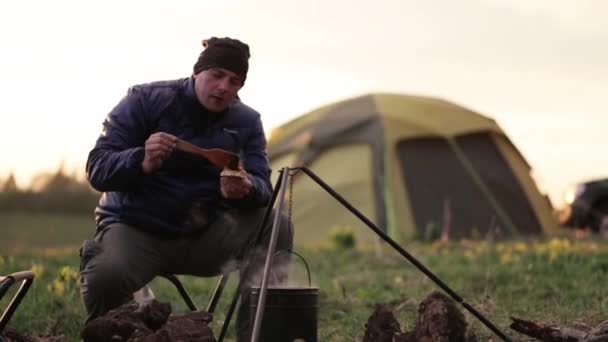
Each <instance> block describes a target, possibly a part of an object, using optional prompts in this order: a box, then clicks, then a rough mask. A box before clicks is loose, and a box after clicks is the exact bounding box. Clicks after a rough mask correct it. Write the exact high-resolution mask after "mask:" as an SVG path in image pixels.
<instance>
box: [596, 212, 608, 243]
mask: <svg viewBox="0 0 608 342" xmlns="http://www.w3.org/2000/svg"><path fill="white" fill-rule="evenodd" d="M598 232H599V233H600V235H601V236H602V237H604V238H608V215H607V216H604V218H603V219H602V221H601V222H600V226H599V230H598Z"/></svg>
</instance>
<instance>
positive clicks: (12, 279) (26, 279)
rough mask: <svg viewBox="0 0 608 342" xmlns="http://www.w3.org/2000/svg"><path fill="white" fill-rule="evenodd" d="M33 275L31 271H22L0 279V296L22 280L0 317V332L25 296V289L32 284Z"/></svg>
mask: <svg viewBox="0 0 608 342" xmlns="http://www.w3.org/2000/svg"><path fill="white" fill-rule="evenodd" d="M34 277H35V275H34V273H33V272H31V271H23V272H16V273H13V274H10V275H8V276H6V277H3V278H2V280H0V298H1V297H2V296H3V295H4V294H5V293H6V291H7V290H8V289H9V287H11V286H12V285H13V284H14V283H16V282H19V281H23V282H22V284H21V287H19V290H17V293H16V294H15V296H14V297H13V300H11V302H10V303H9V304H8V307H7V308H6V310H5V311H4V313H3V314H2V317H0V334H1V333H2V331H4V328H5V327H6V324H7V323H8V321H9V320H10V319H11V317H12V316H13V314H14V313H15V310H17V307H18V306H19V304H21V300H23V297H25V295H26V293H27V291H28V290H29V288H30V286H31V285H32V282H34Z"/></svg>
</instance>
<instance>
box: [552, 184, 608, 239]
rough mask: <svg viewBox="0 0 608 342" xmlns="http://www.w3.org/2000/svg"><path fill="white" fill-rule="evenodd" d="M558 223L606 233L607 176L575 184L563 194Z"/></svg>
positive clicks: (607, 227) (607, 217) (607, 211)
mask: <svg viewBox="0 0 608 342" xmlns="http://www.w3.org/2000/svg"><path fill="white" fill-rule="evenodd" d="M565 201H566V206H565V207H564V208H563V209H562V210H561V212H560V215H559V221H560V224H562V225H563V226H567V227H573V228H579V229H582V228H590V229H591V230H592V231H594V232H598V233H602V234H608V178H604V179H595V180H590V181H587V182H582V183H579V184H576V185H575V186H573V187H572V188H571V189H569V190H568V191H566V194H565Z"/></svg>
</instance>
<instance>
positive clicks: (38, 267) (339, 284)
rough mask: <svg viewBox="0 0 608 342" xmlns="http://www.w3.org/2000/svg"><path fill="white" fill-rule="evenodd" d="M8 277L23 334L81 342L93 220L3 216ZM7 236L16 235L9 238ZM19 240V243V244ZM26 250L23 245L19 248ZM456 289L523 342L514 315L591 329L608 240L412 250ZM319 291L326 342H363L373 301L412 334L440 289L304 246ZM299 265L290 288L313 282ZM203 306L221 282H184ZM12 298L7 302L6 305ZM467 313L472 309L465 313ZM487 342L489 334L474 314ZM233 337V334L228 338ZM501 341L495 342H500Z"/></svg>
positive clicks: (377, 262) (353, 255)
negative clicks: (20, 282)
mask: <svg viewBox="0 0 608 342" xmlns="http://www.w3.org/2000/svg"><path fill="white" fill-rule="evenodd" d="M0 226H1V227H2V233H3V236H2V240H1V243H0V246H1V248H2V249H1V250H0V251H1V253H0V274H2V273H4V274H6V273H9V272H13V271H18V270H25V269H33V270H34V271H35V273H36V274H37V277H36V280H35V282H34V285H33V287H32V289H31V290H30V292H29V293H28V295H27V296H26V298H25V300H24V301H23V304H22V305H21V306H20V307H19V309H18V310H17V312H16V314H15V316H14V317H13V319H12V320H11V323H10V324H9V326H10V327H12V328H15V329H17V330H18V331H20V332H22V333H36V334H44V333H49V332H51V330H53V329H54V330H55V332H61V333H63V334H65V335H66V337H67V338H66V340H68V341H77V340H78V338H79V337H78V333H79V331H80V329H81V323H82V320H83V318H84V311H83V308H82V305H81V303H80V300H79V296H78V285H77V284H78V281H77V270H78V258H77V256H76V249H75V248H76V246H77V245H78V243H79V241H80V240H82V239H83V238H86V237H87V236H88V234H89V233H90V232H91V231H92V230H91V229H92V222H90V219H89V218H77V217H76V218H75V217H52V216H46V217H43V216H37V217H30V216H28V215H21V216H19V215H12V216H0ZM7 237H8V238H7ZM17 241H19V243H16V242H17ZM16 247H18V248H16ZM404 247H405V248H406V249H407V250H408V251H409V252H410V253H411V254H413V255H414V256H415V257H417V258H418V259H419V260H420V261H421V262H422V263H423V264H425V265H426V266H427V267H428V268H430V269H431V270H432V271H433V272H434V273H435V274H437V275H438V276H439V277H440V278H441V279H442V280H443V281H444V282H445V283H447V284H448V285H449V286H450V287H451V288H452V289H453V290H454V291H455V292H457V293H458V294H459V295H461V296H462V297H464V298H465V299H466V300H467V301H468V302H469V303H471V304H472V305H473V306H474V307H476V308H477V309H478V310H479V311H481V312H482V313H483V314H484V315H485V316H486V317H487V318H489V319H490V320H491V321H492V322H494V323H495V324H497V325H498V326H499V327H500V328H501V329H502V330H503V331H504V332H506V333H507V334H508V335H510V336H512V337H513V338H516V339H521V338H523V337H524V336H523V335H520V334H518V333H517V332H514V331H511V330H509V328H508V325H509V323H510V316H515V317H520V318H524V319H529V320H541V321H545V322H551V323H555V324H562V325H567V326H576V327H578V328H580V327H581V326H582V325H587V326H593V325H595V324H596V323H598V322H599V321H603V320H605V319H606V317H607V316H608V297H607V292H608V290H606V288H605V284H606V280H607V279H608V277H607V273H608V243H607V242H603V241H597V242H594V241H592V240H591V239H590V238H589V237H587V238H575V237H573V236H569V235H566V236H563V237H550V238H547V239H542V240H533V241H510V242H504V243H497V242H492V241H479V242H470V241H461V242H450V243H439V242H438V243H433V244H430V243H419V242H416V243H411V244H408V245H406V246H404ZM296 251H297V252H299V253H300V254H302V255H303V256H304V257H305V258H306V260H307V262H308V264H309V266H310V269H311V272H312V280H313V283H314V284H313V285H314V286H318V287H319V289H320V290H319V299H320V311H319V314H320V319H319V337H320V340H321V341H355V340H356V339H357V338H360V337H361V336H362V335H363V333H364V329H365V323H366V321H367V319H368V318H369V316H370V315H371V313H372V311H373V310H374V307H375V305H377V304H386V305H388V306H389V307H391V308H392V309H393V310H394V313H395V315H396V316H397V318H398V320H399V321H400V322H401V325H402V328H403V329H411V328H412V327H413V323H414V317H415V313H416V310H417V307H418V304H419V303H420V301H421V300H422V299H424V298H425V297H426V296H427V295H428V294H429V293H430V292H431V291H433V290H437V289H438V287H437V286H436V285H435V284H434V283H433V282H432V281H430V280H429V279H428V278H426V277H425V276H424V275H423V274H422V273H420V271H418V270H417V269H416V268H415V267H413V266H412V265H410V264H409V263H408V262H407V261H405V259H403V258H402V257H401V256H400V255H398V254H397V253H396V252H393V251H392V250H391V249H390V247H388V246H387V247H386V248H384V251H383V253H382V255H381V256H379V257H378V256H376V255H374V254H371V253H364V252H357V251H355V250H349V249H338V248H319V249H316V250H312V249H297V250H296ZM304 270H305V268H304V267H303V266H301V264H300V263H299V262H298V261H297V259H294V264H293V267H292V275H291V279H292V283H293V284H297V285H303V284H305V283H306V274H305V271H304ZM182 280H183V281H184V284H185V286H186V288H187V289H188V290H189V291H190V293H191V294H192V296H193V298H194V300H195V302H196V303H198V304H199V306H201V307H205V305H206V303H207V301H208V299H209V297H210V295H211V291H212V289H213V287H214V286H215V282H216V280H217V279H203V278H194V277H183V278H182ZM236 281H237V279H236V276H234V277H233V278H232V279H231V281H230V282H229V284H228V288H227V290H226V291H225V292H224V295H223V296H222V298H221V301H220V305H219V307H218V308H217V310H216V314H215V319H214V322H213V325H212V327H213V330H214V331H215V332H216V335H217V333H218V332H219V327H220V326H221V324H222V323H223V319H224V316H225V312H226V310H227V309H226V307H227V304H228V302H229V301H230V299H231V296H232V293H233V289H234V286H235V285H236ZM152 287H153V289H154V291H155V293H156V297H157V298H158V299H159V300H161V301H169V302H170V303H171V304H172V305H173V309H174V310H173V311H174V312H178V313H179V312H185V311H186V308H185V305H184V304H183V302H182V300H181V298H179V295H178V294H177V292H176V291H175V290H174V288H173V287H172V285H170V284H169V283H168V282H167V281H166V280H164V279H158V280H156V281H155V282H154V284H153V285H152ZM12 293H14V291H9V293H8V294H7V295H6V296H5V298H3V299H2V300H1V301H0V305H1V306H2V307H5V306H6V305H7V302H8V300H9V299H10V298H9V297H10V296H11V294H12ZM463 311H464V312H465V313H466V311H465V310H464V309H463ZM466 317H467V320H468V322H469V323H470V325H471V326H472V327H473V329H474V330H475V331H476V332H477V334H478V336H480V337H481V338H482V340H488V338H489V337H490V336H491V333H490V332H489V331H488V330H487V329H486V328H485V327H484V326H483V325H482V324H481V323H480V322H478V321H477V320H476V319H475V318H474V317H472V316H471V315H469V314H468V313H466ZM229 337H230V336H229ZM494 340H497V339H496V338H494Z"/></svg>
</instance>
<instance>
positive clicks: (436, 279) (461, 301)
mask: <svg viewBox="0 0 608 342" xmlns="http://www.w3.org/2000/svg"><path fill="white" fill-rule="evenodd" d="M289 170H293V171H298V170H300V171H302V172H304V173H306V174H307V175H308V176H309V177H310V178H312V180H314V181H315V182H316V183H317V184H319V186H321V187H322V188H323V190H325V191H327V192H328V193H329V194H330V195H331V196H332V197H333V198H335V199H336V200H337V201H338V202H340V204H342V205H343V206H344V207H346V209H348V210H349V211H350V212H352V213H353V214H354V215H355V216H357V218H359V219H360V220H361V221H362V222H363V223H365V224H366V225H367V226H368V227H369V228H371V230H373V231H374V232H375V233H376V234H378V236H380V237H381V238H382V239H383V240H384V241H385V242H386V243H388V244H389V245H390V246H391V247H393V248H394V249H395V250H396V251H397V252H399V254H401V255H402V256H403V257H405V258H406V259H407V260H408V261H409V262H410V263H412V264H413V265H414V266H416V268H418V269H419V270H420V271H421V272H422V273H424V274H425V275H426V276H427V277H428V278H429V279H431V280H432V281H433V282H434V283H435V284H437V285H438V286H439V287H440V288H441V289H443V290H444V291H445V292H446V293H448V294H449V295H450V296H451V297H452V298H453V299H454V300H455V301H456V302H458V303H459V304H460V305H462V306H463V307H464V308H465V309H467V310H468V311H469V312H470V313H471V314H473V316H475V317H476V318H477V319H479V320H480V321H481V322H482V323H483V324H484V325H485V326H486V327H488V328H489V329H490V330H492V332H494V333H495V334H496V336H498V337H500V338H501V339H502V340H503V341H505V342H511V339H510V338H509V337H508V336H507V335H505V334H504V333H503V332H502V331H500V329H498V328H497V327H496V326H495V325H494V324H493V323H492V322H490V321H489V320H488V319H487V318H485V317H484V316H483V315H482V314H481V313H480V312H479V311H477V310H476V309H475V308H474V307H473V306H471V305H470V304H469V303H467V302H466V301H465V300H464V299H463V298H462V297H460V296H459V295H458V294H457V293H456V292H454V291H453V290H452V289H451V288H450V287H448V286H447V285H446V284H445V283H444V282H443V281H442V280H441V279H439V277H437V276H436V275H435V274H434V273H433V272H431V271H430V270H429V269H428V268H426V266H424V265H423V264H422V263H420V261H418V260H417V259H416V258H414V257H413V256H412V255H411V254H410V253H408V252H407V251H406V250H405V249H404V248H403V247H401V246H400V245H399V244H398V243H397V242H395V240H393V239H391V238H390V237H389V236H388V235H387V234H386V233H385V232H384V231H382V230H381V229H380V228H378V227H377V226H376V225H375V224H374V223H373V222H372V221H370V219H368V218H367V217H366V216H365V215H363V214H362V213H361V212H360V211H359V210H357V209H356V208H355V207H353V206H352V205H351V204H350V203H348V202H347V201H346V200H345V199H344V198H343V197H342V196H341V195H340V194H338V193H337V192H336V191H335V190H334V189H332V188H331V187H330V186H329V185H327V184H326V183H325V182H324V181H323V180H321V178H319V176H317V175H316V174H315V173H314V172H312V171H311V170H310V169H308V168H307V167H296V168H291V169H289Z"/></svg>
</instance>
